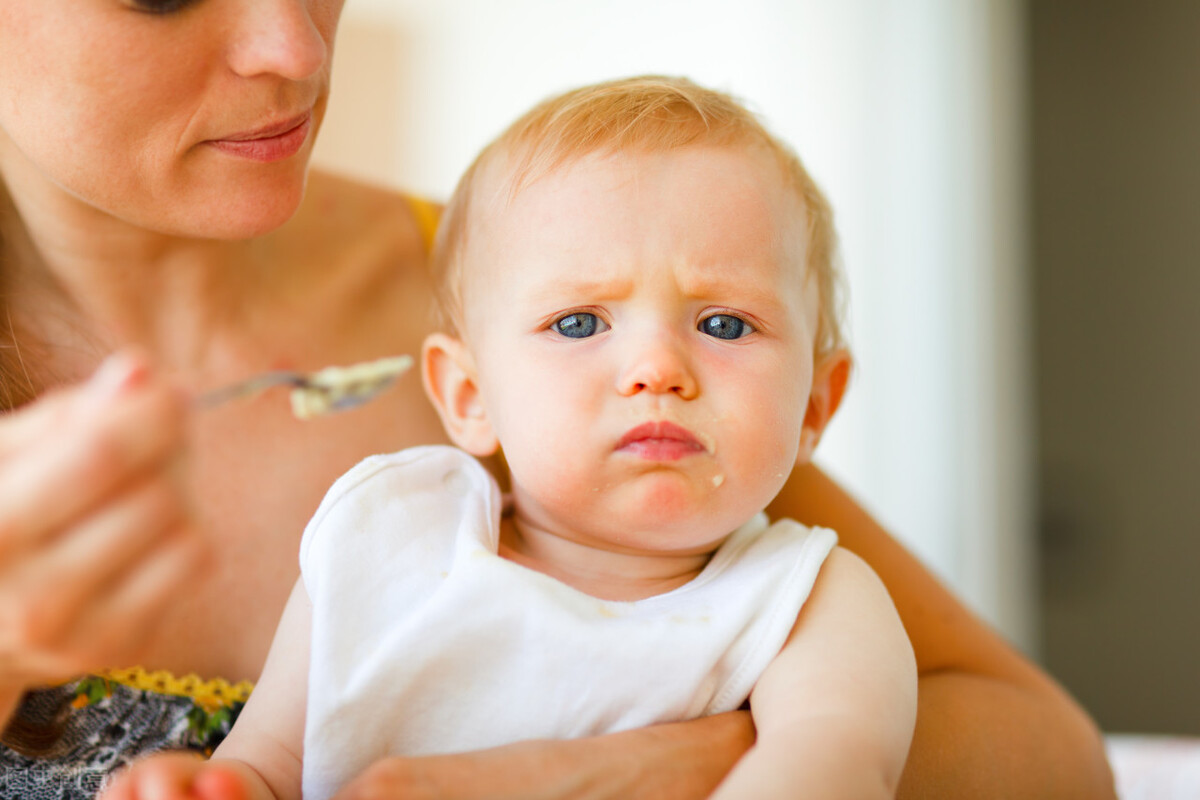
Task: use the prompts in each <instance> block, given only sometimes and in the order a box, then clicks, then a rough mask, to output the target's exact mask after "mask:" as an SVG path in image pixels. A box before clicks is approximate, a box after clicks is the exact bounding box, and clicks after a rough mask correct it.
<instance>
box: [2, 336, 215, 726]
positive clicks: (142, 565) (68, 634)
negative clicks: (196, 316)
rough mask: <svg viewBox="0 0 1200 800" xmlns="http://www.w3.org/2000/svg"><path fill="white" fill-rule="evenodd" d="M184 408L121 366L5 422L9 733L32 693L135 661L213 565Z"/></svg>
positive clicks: (130, 362) (134, 363)
mask: <svg viewBox="0 0 1200 800" xmlns="http://www.w3.org/2000/svg"><path fill="white" fill-rule="evenodd" d="M188 407H189V404H188V400H187V398H186V397H185V396H184V395H183V394H182V393H181V392H180V391H178V390H177V389H175V388H174V387H172V386H170V385H169V384H167V383H166V382H165V381H163V380H160V379H158V378H156V377H155V376H154V375H153V374H152V373H151V372H150V370H149V369H148V368H147V367H146V366H145V364H144V363H143V362H142V361H141V360H140V359H139V358H137V357H136V356H132V355H127V354H121V355H116V356H113V357H112V358H110V359H109V360H108V361H106V362H105V363H104V364H103V365H102V366H101V368H100V369H99V370H98V371H97V372H96V374H95V375H94V376H93V377H92V379H91V380H90V381H88V382H87V383H86V384H84V385H82V386H79V387H73V388H70V389H65V390H60V391H55V392H51V393H48V394H47V395H45V396H44V397H43V398H41V399H39V400H37V401H35V402H34V403H31V404H30V405H28V406H26V407H24V408H22V409H19V410H17V411H14V412H12V413H10V414H7V415H5V416H3V417H0V724H2V721H3V720H5V719H7V717H8V713H9V712H11V710H12V708H13V706H14V705H15V703H16V702H17V700H18V699H19V698H20V696H21V693H22V691H23V690H24V688H25V687H27V686H30V685H35V684H39V683H45V682H49V681H54V680H61V679H66V678H69V677H71V676H73V675H76V674H79V673H82V672H85V671H87V670H91V669H97V668H100V667H104V666H111V665H113V664H129V663H134V662H136V660H137V658H138V655H139V652H138V651H139V647H140V646H141V645H143V644H144V643H145V642H146V641H147V640H148V638H149V636H150V634H151V633H152V632H153V631H154V629H155V622H156V621H157V620H158V619H160V618H161V617H162V616H163V615H162V608H163V605H164V604H166V603H167V602H169V599H170V596H171V595H172V593H173V592H178V591H180V584H181V583H182V582H183V581H184V579H185V578H187V577H189V576H191V575H192V574H194V573H195V572H196V570H197V569H199V568H200V567H202V566H203V565H205V564H206V563H207V561H208V559H207V555H208V551H207V548H206V546H205V543H204V541H203V540H202V539H201V537H200V536H199V534H198V532H197V531H196V529H195V528H194V526H193V525H192V522H191V513H190V511H189V504H188V503H187V501H186V498H185V492H184V487H183V480H182V474H181V469H180V465H181V458H180V456H181V455H182V453H183V449H184V443H185V439H186V427H187V416H188Z"/></svg>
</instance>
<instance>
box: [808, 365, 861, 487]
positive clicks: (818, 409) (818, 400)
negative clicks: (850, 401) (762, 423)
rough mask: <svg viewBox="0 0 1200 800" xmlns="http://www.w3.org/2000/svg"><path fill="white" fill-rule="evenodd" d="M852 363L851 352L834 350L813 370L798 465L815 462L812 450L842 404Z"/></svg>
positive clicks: (815, 447)
mask: <svg viewBox="0 0 1200 800" xmlns="http://www.w3.org/2000/svg"><path fill="white" fill-rule="evenodd" d="M852 364H853V361H852V360H851V358H850V353H849V352H847V351H846V350H834V351H833V352H832V353H829V354H828V355H826V356H825V357H824V358H822V359H821V360H820V361H819V362H818V363H817V364H816V365H815V366H814V367H813V384H812V391H811V392H810V393H809V395H808V408H807V409H806V410H805V412H804V426H803V427H802V428H801V429H800V452H799V453H797V454H796V463H797V464H807V463H808V462H809V461H810V460H812V455H813V451H814V450H816V449H817V442H819V441H821V435H822V434H823V433H824V432H825V426H826V425H828V424H829V420H831V419H833V415H834V413H836V412H837V410H838V406H840V405H841V404H842V397H844V396H845V394H846V384H847V383H849V381H850V367H851V365H852Z"/></svg>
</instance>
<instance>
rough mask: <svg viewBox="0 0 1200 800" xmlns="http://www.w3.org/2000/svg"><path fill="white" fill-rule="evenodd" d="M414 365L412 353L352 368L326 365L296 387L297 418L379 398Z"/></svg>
mask: <svg viewBox="0 0 1200 800" xmlns="http://www.w3.org/2000/svg"><path fill="white" fill-rule="evenodd" d="M412 365H413V359H412V356H392V357H389V358H381V359H378V360H376V361H365V362H363V363H361V364H352V365H350V366H348V367H326V368H325V369H323V370H320V371H319V372H314V373H312V374H311V375H309V376H308V378H307V380H306V381H305V382H304V385H302V386H297V387H296V388H294V389H292V395H291V400H292V415H293V416H294V417H296V419H311V418H312V417H317V416H321V415H323V414H329V413H331V412H333V411H341V410H342V409H346V408H352V407H354V406H357V405H361V404H362V403H365V402H367V401H368V400H370V399H372V398H373V397H375V395H377V394H379V393H380V392H382V391H383V390H384V389H386V388H387V387H388V386H390V385H391V384H392V382H393V381H394V380H396V378H397V377H399V376H400V375H402V374H404V373H405V372H407V371H408V370H409V369H410V368H411V367H412Z"/></svg>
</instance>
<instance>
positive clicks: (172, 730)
mask: <svg viewBox="0 0 1200 800" xmlns="http://www.w3.org/2000/svg"><path fill="white" fill-rule="evenodd" d="M252 688H253V686H252V684H250V682H249V681H243V682H241V683H238V684H230V683H229V682H227V681H224V680H221V679H216V680H211V681H205V680H202V679H200V678H198V677H196V676H195V675H187V676H185V677H183V678H175V677H174V676H172V675H171V674H170V673H168V672H161V671H160V672H147V671H146V670H144V669H142V668H140V667H134V668H132V669H122V670H108V671H106V672H104V673H102V674H99V675H89V676H87V677H84V678H80V679H78V680H74V681H71V682H70V683H66V684H63V685H61V686H54V687H49V688H46V689H41V690H38V691H35V692H31V693H30V694H29V695H28V696H27V697H26V700H25V703H24V704H23V705H22V708H21V720H22V730H23V731H24V730H25V729H28V730H31V731H37V732H40V736H37V735H35V736H34V737H32V738H33V739H36V741H33V740H31V741H29V742H28V743H26V742H22V744H23V745H26V746H20V751H18V750H16V749H13V748H11V747H7V746H4V745H0V800H91V798H93V797H95V796H96V794H97V793H98V792H99V791H100V789H101V788H102V787H103V785H104V781H105V779H106V778H107V777H108V776H109V775H110V774H112V773H113V772H114V771H116V770H119V769H120V768H122V767H124V766H125V765H127V764H128V763H129V762H131V761H133V760H134V759H136V758H138V757H139V756H143V755H147V754H149V753H153V752H156V751H159V750H188V751H191V752H195V753H196V754H198V755H199V756H207V755H210V754H211V753H212V751H213V750H214V749H215V748H216V746H217V745H218V744H220V743H221V740H222V739H224V738H225V736H226V734H228V733H229V730H230V728H232V727H233V723H234V721H235V720H236V719H237V715H238V713H239V712H240V711H241V710H242V706H244V705H245V703H246V699H247V698H248V697H249V696H250V691H251V689H252ZM18 738H27V737H25V736H24V735H21V736H19V737H18Z"/></svg>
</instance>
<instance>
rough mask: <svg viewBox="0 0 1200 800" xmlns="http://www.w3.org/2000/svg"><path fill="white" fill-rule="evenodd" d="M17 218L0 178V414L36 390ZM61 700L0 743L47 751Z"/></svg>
mask: <svg viewBox="0 0 1200 800" xmlns="http://www.w3.org/2000/svg"><path fill="white" fill-rule="evenodd" d="M23 230H24V229H23V227H22V224H21V221H20V218H19V217H18V216H17V211H16V208H14V206H13V203H12V198H11V197H10V196H9V194H8V189H7V187H6V186H5V184H4V179H3V178H2V177H0V414H2V413H4V412H7V411H11V410H12V409H14V408H17V407H18V406H21V405H24V404H25V403H27V402H29V401H30V400H32V399H33V398H34V396H35V395H36V394H37V390H36V388H35V386H34V384H33V383H32V381H31V380H30V379H29V376H28V375H27V374H26V372H25V369H24V368H23V367H22V365H21V354H20V349H19V341H20V337H19V335H18V333H17V331H16V329H15V328H14V326H13V322H12V314H11V313H10V311H9V308H8V299H9V294H8V285H9V280H10V276H11V275H12V273H13V270H14V269H15V268H16V263H15V262H16V259H17V256H16V253H15V250H16V248H15V247H14V240H15V239H17V238H19V236H21V235H22V234H23ZM63 710H65V703H64V705H63V707H62V708H60V709H59V710H58V712H57V713H55V714H53V715H52V717H53V718H52V719H51V721H50V722H48V723H46V722H35V721H32V720H29V719H27V718H26V717H25V715H24V713H23V711H24V708H23V706H22V707H18V709H17V711H16V713H14V714H13V716H12V718H11V719H10V720H9V722H8V725H7V726H5V727H3V728H0V744H2V745H4V746H6V747H9V748H11V749H13V750H15V751H17V752H19V753H22V754H24V755H27V756H31V757H32V756H37V755H41V754H43V753H45V752H47V751H48V750H49V748H50V746H51V745H53V744H54V743H55V742H56V741H57V740H58V739H59V737H60V736H61V735H62V731H63V729H64V719H63V714H62V711H63Z"/></svg>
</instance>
